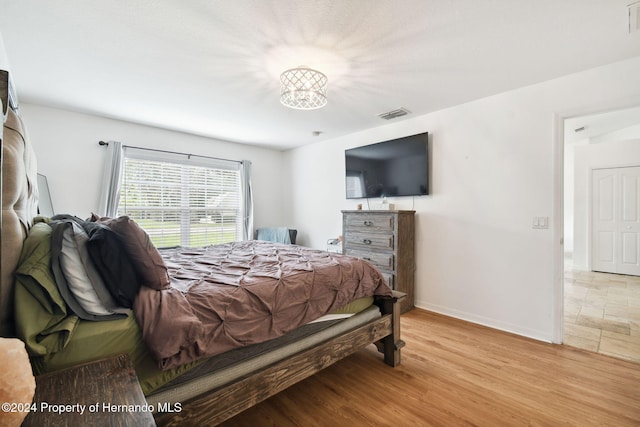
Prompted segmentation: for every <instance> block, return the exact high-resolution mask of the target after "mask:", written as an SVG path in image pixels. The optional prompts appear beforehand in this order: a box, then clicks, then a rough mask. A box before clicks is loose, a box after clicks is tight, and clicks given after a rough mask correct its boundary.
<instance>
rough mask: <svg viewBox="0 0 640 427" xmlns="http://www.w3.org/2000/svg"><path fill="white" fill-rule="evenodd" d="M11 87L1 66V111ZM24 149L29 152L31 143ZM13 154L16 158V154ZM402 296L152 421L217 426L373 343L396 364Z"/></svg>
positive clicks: (8, 283) (6, 272)
mask: <svg viewBox="0 0 640 427" xmlns="http://www.w3.org/2000/svg"><path fill="white" fill-rule="evenodd" d="M10 91H11V85H10V84H9V74H8V73H7V72H6V71H3V70H0V99H1V100H2V106H3V109H4V108H5V106H6V105H7V104H8V101H9V93H10ZM12 99H13V100H14V104H13V105H14V106H15V104H16V103H17V102H15V99H16V98H15V96H13V97H12ZM3 123H4V120H3ZM0 141H1V143H2V162H3V163H4V162H5V161H16V162H19V159H18V160H12V159H8V158H7V156H5V153H6V152H5V148H6V144H5V142H7V141H5V139H4V137H3V134H2V133H1V132H0ZM24 144H25V145H28V141H25V142H24ZM27 148H28V149H29V150H30V148H29V147H27ZM24 149H25V147H20V150H24ZM25 157H26V156H25ZM13 158H14V159H15V156H14V157H13ZM23 160H24V159H23ZM6 166H7V165H4V164H3V165H2V168H1V169H2V174H1V176H2V178H0V187H2V185H3V181H4V182H7V183H8V182H11V181H12V180H20V179H24V180H26V179H27V177H26V176H17V177H16V176H8V175H9V174H10V173H12V172H14V171H22V172H24V171H25V168H24V167H15V166H16V165H8V166H9V167H6ZM19 166H20V165H19ZM4 199H5V197H4V189H3V200H4ZM22 202H23V203H29V204H33V203H37V201H36V200H27V201H24V200H23V201H22ZM25 212H29V213H30V212H35V207H34V206H31V208H30V209H27V210H26V211H24V210H17V211H16V210H13V206H2V217H0V224H2V221H5V219H6V220H7V223H6V224H3V225H2V228H1V230H2V248H1V251H0V261H1V262H2V270H3V271H2V276H1V279H2V281H1V282H0V291H1V293H0V313H2V314H1V316H2V317H1V318H0V331H1V333H0V335H1V336H13V335H14V331H13V328H14V326H13V320H12V313H13V310H12V306H13V296H12V295H13V287H14V277H13V272H14V271H15V268H16V264H17V256H15V254H18V255H19V254H20V252H21V249H22V242H23V241H24V238H25V237H26V234H25V233H26V230H25V228H26V227H25V226H22V227H21V226H20V224H19V223H16V221H19V222H21V223H22V224H31V221H32V218H30V217H25V216H26V215H25ZM5 225H6V227H5ZM20 234H21V235H20ZM11 254H13V255H11ZM402 298H404V294H402V293H400V292H394V295H393V298H387V299H380V300H378V301H376V304H377V305H378V306H379V307H380V310H381V313H382V316H381V317H379V318H377V319H375V320H371V321H369V322H367V323H365V324H364V325H362V326H359V327H356V328H354V329H351V330H350V331H347V332H345V333H343V334H341V335H338V336H336V337H334V338H331V339H329V340H327V341H324V342H321V343H320V344H317V345H315V346H314V347H312V348H310V349H308V350H304V351H301V352H299V353H297V354H295V355H293V356H290V357H287V358H286V359H283V360H280V361H278V362H275V363H274V364H272V365H269V366H267V367H265V368H262V369H260V370H257V371H255V372H252V373H250V374H247V375H246V376H244V377H242V378H240V379H239V380H236V381H233V382H231V383H229V384H226V385H224V386H221V387H218V388H216V389H214V390H211V391H209V392H206V393H203V394H201V395H200V396H197V397H195V398H192V399H189V400H187V401H184V402H181V403H182V410H181V411H180V412H177V413H161V414H157V415H156V422H157V423H158V425H166V426H178V425H192V424H193V425H216V424H219V423H221V422H223V421H225V420H227V419H229V418H231V417H233V416H234V415H236V414H238V413H240V412H242V411H243V410H245V409H247V408H250V407H252V406H254V405H256V404H257V403H259V402H261V401H263V400H265V399H267V398H269V397H270V396H273V395H275V394H277V393H279V392H280V391H282V390H284V389H286V388H287V387H289V386H291V385H293V384H295V383H297V382H299V381H301V380H303V379H305V378H307V377H309V376H311V375H313V374H315V373H316V372H319V371H320V370H322V369H324V368H326V367H328V366H330V365H332V364H333V363H335V362H337V361H339V360H341V359H343V358H345V357H347V356H349V355H351V354H353V353H355V352H357V351H359V350H361V349H362V348H364V347H366V346H368V345H371V344H372V343H373V344H376V346H377V347H378V350H379V351H380V352H381V353H383V354H384V362H385V363H386V364H388V365H390V366H393V367H395V366H397V365H399V364H400V349H401V348H402V347H403V346H404V342H403V341H402V340H401V339H400V305H399V304H398V301H399V300H401V299H402Z"/></svg>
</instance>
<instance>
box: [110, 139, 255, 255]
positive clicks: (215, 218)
mask: <svg viewBox="0 0 640 427" xmlns="http://www.w3.org/2000/svg"><path fill="white" fill-rule="evenodd" d="M117 213H118V215H128V216H130V217H131V218H133V219H134V220H135V221H136V222H137V223H138V224H140V226H141V227H142V228H144V230H145V231H146V232H147V233H148V234H149V236H150V238H151V241H152V242H153V243H154V245H156V246H157V247H171V246H185V247H198V246H206V245H211V244H217V243H226V242H231V241H234V240H242V237H243V232H242V229H243V218H244V213H243V211H242V185H241V173H240V163H239V162H234V161H226V160H216V159H209V158H202V157H196V156H187V155H181V154H173V153H165V152H154V151H149V150H144V149H136V148H131V147H126V148H125V150H124V162H123V168H122V178H121V183H120V199H119V203H118V208H117Z"/></svg>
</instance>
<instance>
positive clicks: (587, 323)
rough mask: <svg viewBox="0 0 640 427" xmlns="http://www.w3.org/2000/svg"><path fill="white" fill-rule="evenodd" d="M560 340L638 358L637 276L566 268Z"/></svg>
mask: <svg viewBox="0 0 640 427" xmlns="http://www.w3.org/2000/svg"><path fill="white" fill-rule="evenodd" d="M564 343H565V344H567V345H571V346H574V347H578V348H583V349H585V350H591V351H595V352H598V353H602V354H607V355H610V356H614V357H619V358H622V359H626V360H631V361H635V362H640V277H634V276H624V275H620V274H609V273H596V272H590V271H573V270H571V269H568V270H567V271H566V272H565V280H564Z"/></svg>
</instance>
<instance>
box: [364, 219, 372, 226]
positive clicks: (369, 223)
mask: <svg viewBox="0 0 640 427" xmlns="http://www.w3.org/2000/svg"><path fill="white" fill-rule="evenodd" d="M364 225H365V226H367V227H371V226H372V225H373V221H369V220H368V219H367V220H365V221H364Z"/></svg>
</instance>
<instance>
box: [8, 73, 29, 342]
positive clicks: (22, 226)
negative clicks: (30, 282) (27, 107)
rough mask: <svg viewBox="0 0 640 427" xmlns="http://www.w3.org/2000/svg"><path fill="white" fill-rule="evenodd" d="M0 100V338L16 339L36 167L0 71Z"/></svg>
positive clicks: (14, 98) (24, 132) (14, 102)
mask: <svg viewBox="0 0 640 427" xmlns="http://www.w3.org/2000/svg"><path fill="white" fill-rule="evenodd" d="M0 100H2V109H3V110H4V109H5V105H8V106H9V108H7V109H6V117H5V116H4V115H0V117H3V118H4V122H3V129H2V133H1V134H0V144H1V146H2V147H1V148H2V151H1V152H2V157H1V159H0V168H1V169H2V180H1V181H0V186H1V188H2V214H1V216H0V235H1V241H2V244H1V246H0V266H1V269H0V336H4V337H8V336H15V327H14V321H13V293H14V292H13V291H14V284H15V269H16V266H17V265H18V260H19V258H20V252H21V251H22V244H23V242H24V239H25V238H26V236H27V233H28V231H29V228H31V225H32V224H33V218H34V217H35V216H36V214H37V205H38V188H37V165H36V157H35V154H34V152H33V148H32V147H31V144H30V142H29V139H28V137H27V133H26V129H25V127H24V123H23V122H22V119H21V117H20V116H19V115H18V113H17V98H16V97H15V96H13V95H12V94H11V84H10V79H9V74H8V73H7V72H6V71H2V70H0Z"/></svg>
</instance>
